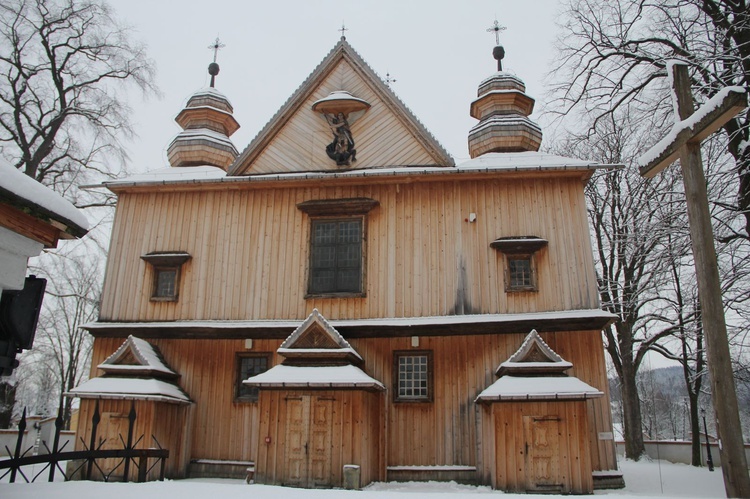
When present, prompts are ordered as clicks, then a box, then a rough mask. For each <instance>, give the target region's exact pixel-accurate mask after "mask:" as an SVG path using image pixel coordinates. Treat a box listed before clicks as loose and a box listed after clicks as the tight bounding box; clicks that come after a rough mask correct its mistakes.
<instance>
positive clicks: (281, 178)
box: [103, 167, 594, 194]
mask: <svg viewBox="0 0 750 499" xmlns="http://www.w3.org/2000/svg"><path fill="white" fill-rule="evenodd" d="M409 169H410V170H413V171H411V172H408V173H407V172H395V173H394V172H392V171H383V172H382V173H381V172H378V171H377V170H374V169H373V170H368V171H369V172H374V173H370V174H369V175H364V174H363V172H364V171H365V170H353V171H348V172H346V174H344V173H339V172H326V173H322V172H307V173H298V174H265V175H245V176H234V177H223V178H221V179H210V180H192V179H191V180H178V181H169V182H167V181H163V180H157V181H153V182H146V181H139V182H111V183H110V182H108V183H105V184H103V185H104V187H106V188H107V189H109V190H110V191H111V192H113V193H115V194H121V193H125V192H155V191H159V192H184V191H191V190H196V191H201V192H206V191H210V190H232V189H238V190H244V189H278V188H288V187H330V186H347V185H379V184H380V185H382V184H390V185H394V184H411V183H427V182H461V181H467V182H471V181H484V180H506V179H509V180H520V179H523V180H527V179H534V178H537V179H541V178H550V177H551V178H576V179H581V180H582V181H583V182H586V181H588V179H589V178H590V177H591V175H593V173H594V169H593V168H592V169H583V168H577V169H574V168H568V169H553V168H549V169H547V168H535V169H518V170H461V169H458V168H442V167H441V168H439V170H440V171H429V172H426V171H424V170H423V169H422V168H421V167H410V168H409Z"/></svg>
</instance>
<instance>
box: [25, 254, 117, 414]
mask: <svg viewBox="0 0 750 499" xmlns="http://www.w3.org/2000/svg"><path fill="white" fill-rule="evenodd" d="M96 255H97V253H96V252H87V253H85V254H84V253H83V252H80V251H75V252H71V253H70V254H67V255H60V254H58V255H56V256H55V263H56V265H54V266H50V265H45V266H44V268H45V269H49V268H52V269H54V270H53V271H52V272H54V274H52V275H49V277H50V280H49V283H48V287H47V295H46V297H45V306H44V309H43V310H42V314H41V316H40V318H39V326H38V328H37V338H36V342H35V346H34V349H35V351H36V356H37V362H40V363H41V364H42V365H46V366H47V368H48V369H49V370H50V371H51V372H52V373H54V376H55V380H56V382H57V387H56V389H55V394H56V395H57V396H58V397H59V399H58V400H60V401H62V402H64V404H63V420H64V427H65V428H68V427H69V424H70V415H71V401H70V399H69V398H68V397H63V396H62V394H63V393H64V392H66V391H68V390H70V389H72V388H74V387H76V386H77V385H78V384H80V383H81V382H82V381H83V380H85V379H86V377H87V376H88V369H89V366H88V362H89V360H90V357H91V344H92V338H91V335H90V334H89V333H87V332H86V331H85V330H84V329H82V328H81V326H82V325H84V324H86V323H87V322H90V321H93V320H95V319H96V316H97V314H98V312H99V297H100V294H101V275H102V265H101V263H100V260H99V258H97V257H96ZM48 272H49V271H48Z"/></svg>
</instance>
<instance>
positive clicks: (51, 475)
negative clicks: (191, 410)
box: [0, 400, 169, 483]
mask: <svg viewBox="0 0 750 499" xmlns="http://www.w3.org/2000/svg"><path fill="white" fill-rule="evenodd" d="M135 419H136V412H135V403H134V402H133V403H132V404H131V405H130V413H129V414H128V434H127V437H126V438H123V437H122V434H118V436H119V438H120V442H121V443H122V448H121V449H102V447H103V446H104V444H105V442H106V440H104V439H101V438H100V439H99V441H98V442H97V436H98V435H97V430H98V426H99V422H100V421H101V415H100V413H99V401H98V400H97V401H96V406H95V408H94V415H93V416H92V418H91V438H90V439H89V443H88V444H87V443H86V442H85V441H84V440H83V439H82V438H81V443H82V445H83V448H84V450H79V451H72V450H71V451H67V452H66V451H65V447H66V446H67V444H68V442H65V443H64V444H63V446H62V447H61V448H58V446H59V443H60V432H61V431H62V425H63V417H62V407H60V409H59V410H58V412H57V419H56V420H55V436H54V439H53V443H52V449H50V448H49V447H48V446H47V443H46V442H42V443H43V445H44V446H45V448H46V450H47V454H43V455H37V456H34V455H28V454H29V453H30V452H32V450H33V448H34V446H33V445H32V446H31V447H29V448H28V449H26V450H25V451H23V452H22V449H21V447H22V441H23V436H24V432H25V431H26V409H24V411H23V416H21V421H20V422H19V423H18V439H17V440H16V446H15V449H14V451H13V452H11V450H10V449H8V447H7V446H6V447H5V450H6V451H7V453H8V455H9V456H11V457H10V459H6V460H0V480H2V479H4V478H5V477H6V476H8V474H10V482H11V483H13V482H15V481H16V478H17V477H18V475H21V477H22V478H23V479H24V480H25V481H26V483H31V482H34V481H35V480H36V479H37V478H39V477H40V476H41V475H42V474H43V473H44V472H45V471H46V472H47V481H49V482H52V481H54V480H55V474H56V472H58V471H59V472H60V473H61V474H62V476H63V477H64V478H65V480H70V479H71V478H72V477H75V476H77V475H78V474H80V478H81V479H83V480H90V479H97V478H102V479H103V480H104V481H105V482H109V481H111V480H110V479H112V478H114V477H115V476H118V477H119V475H115V472H116V471H118V470H120V469H121V470H122V481H124V482H127V481H129V477H130V474H131V473H130V469H131V464H132V465H134V466H135V467H136V469H137V470H138V472H137V475H136V481H137V482H145V481H146V478H147V477H148V474H149V473H150V472H151V471H152V470H153V469H154V468H155V467H156V466H157V465H158V466H159V480H164V469H165V466H166V461H167V458H168V457H169V450H168V449H162V447H161V445H160V444H159V442H158V441H157V440H156V437H154V436H153V435H152V436H151V438H152V439H153V441H154V443H155V444H156V448H150V449H136V447H137V446H138V444H139V443H140V442H141V441H142V440H143V435H141V436H140V437H139V438H138V439H137V440H136V441H135V442H133V428H134V427H135ZM103 459H114V460H116V461H115V462H114V464H115V465H114V466H112V467H111V468H110V469H108V470H107V471H105V469H103V468H102V467H101V466H100V465H99V463H97V460H103ZM149 460H152V462H150V461H149ZM64 461H73V462H75V463H76V464H77V465H74V467H69V468H70V469H71V471H70V472H67V471H66V470H64V469H63V468H62V466H60V463H61V462H64ZM149 463H150V466H149ZM34 464H45V466H44V467H43V468H42V469H41V471H39V472H37V473H36V474H34V475H33V476H31V478H29V477H28V476H26V474H25V473H24V470H23V469H22V468H23V467H24V466H29V465H34ZM105 468H109V466H106V467H105ZM3 470H5V471H3ZM95 470H96V471H98V475H97V474H96V473H95Z"/></svg>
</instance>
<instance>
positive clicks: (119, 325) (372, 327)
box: [83, 313, 615, 339]
mask: <svg viewBox="0 0 750 499" xmlns="http://www.w3.org/2000/svg"><path fill="white" fill-rule="evenodd" d="M614 320H615V318H614V317H613V316H612V315H611V314H606V313H602V314H601V315H597V316H593V317H591V316H579V317H576V316H571V317H565V318H538V317H537V318H529V319H523V318H520V319H517V320H513V321H502V320H496V321H495V320H490V321H486V322H468V321H467V322H464V323H461V322H454V321H446V323H444V324H414V325H410V326H409V325H388V324H384V325H377V324H372V323H371V322H364V323H363V324H362V325H356V323H355V324H351V322H352V321H347V324H344V325H337V326H336V330H337V331H338V332H339V333H340V334H341V335H342V336H343V337H344V338H406V337H410V336H460V335H475V334H517V333H525V332H526V331H529V330H531V329H536V330H537V331H538V332H543V333H544V332H565V331H601V330H602V329H603V328H605V327H606V326H608V325H609V324H611V323H612V322H613V321H614ZM297 324H299V323H297ZM83 328H84V329H86V330H87V331H89V332H90V333H91V334H92V335H93V336H94V337H99V338H121V337H127V336H128V335H130V334H133V333H134V332H137V334H138V337H139V338H190V339H246V338H253V339H285V338H287V337H288V336H289V331H290V330H291V329H293V328H294V326H293V325H290V323H289V322H288V321H279V324H273V323H272V322H271V321H266V322H265V323H264V324H259V325H252V326H250V325H241V324H238V325H236V326H234V325H233V326H231V327H226V326H221V325H217V326H215V327H212V326H210V325H206V324H198V325H190V324H186V323H185V322H182V323H170V322H151V323H138V322H105V321H100V322H97V323H93V324H86V325H84V326H83Z"/></svg>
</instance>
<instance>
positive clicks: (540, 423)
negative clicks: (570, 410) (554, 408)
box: [523, 416, 564, 492]
mask: <svg viewBox="0 0 750 499" xmlns="http://www.w3.org/2000/svg"><path fill="white" fill-rule="evenodd" d="M560 422H561V420H560V418H559V417H557V416H541V417H539V416H524V417H523V429H524V438H525V451H526V459H525V469H526V489H527V490H528V491H533V492H563V491H564V490H563V489H564V485H563V481H562V477H561V476H560V426H561V425H560Z"/></svg>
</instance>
